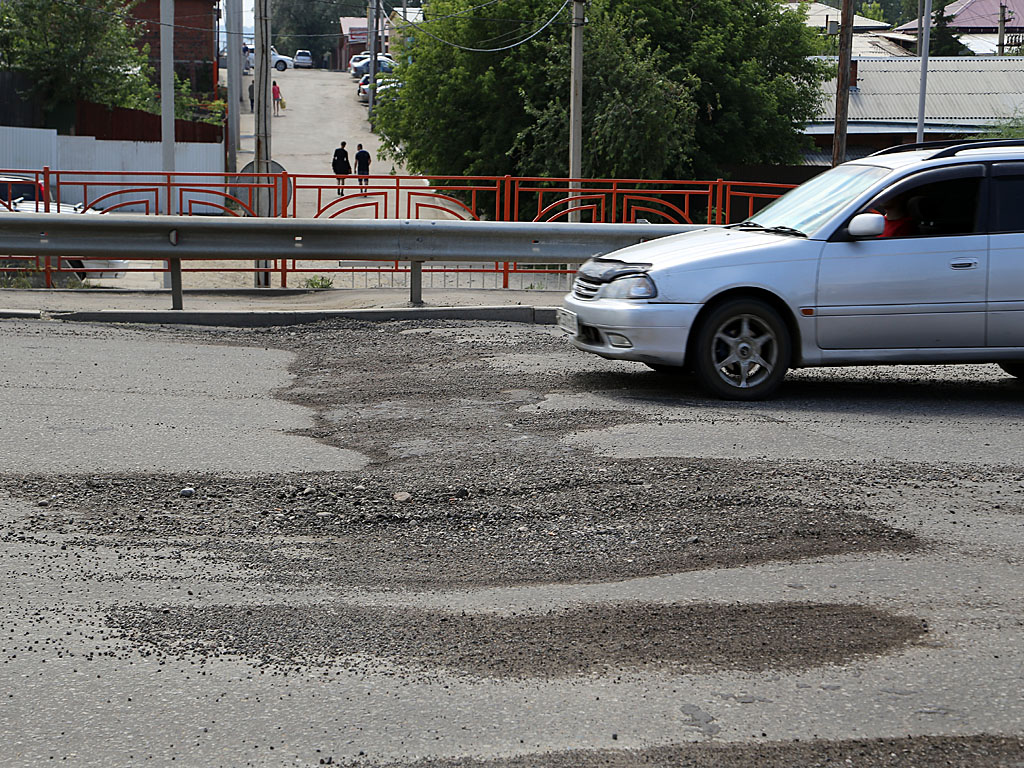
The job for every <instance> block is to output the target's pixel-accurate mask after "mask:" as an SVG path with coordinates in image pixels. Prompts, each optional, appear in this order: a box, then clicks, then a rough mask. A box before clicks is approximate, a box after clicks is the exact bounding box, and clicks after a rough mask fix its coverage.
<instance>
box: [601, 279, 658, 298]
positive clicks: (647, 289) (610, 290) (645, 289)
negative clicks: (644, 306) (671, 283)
mask: <svg viewBox="0 0 1024 768" xmlns="http://www.w3.org/2000/svg"><path fill="white" fill-rule="evenodd" d="M601 295H602V296H603V297H604V298H606V299H653V298H654V297H655V296H657V295H658V289H657V288H656V287H655V286H654V281H653V280H651V278H649V277H648V276H647V275H627V276H625V277H620V278H619V279H618V280H612V281H611V282H610V283H608V284H606V285H605V286H604V289H603V290H602V291H601Z"/></svg>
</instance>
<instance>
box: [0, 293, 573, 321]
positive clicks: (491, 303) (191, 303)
mask: <svg viewBox="0 0 1024 768" xmlns="http://www.w3.org/2000/svg"><path fill="white" fill-rule="evenodd" d="M563 295H564V294H563V293H562V292H560V291H510V290H458V291H454V290H450V291H444V290H431V289H424V291H423V301H424V304H423V306H421V307H413V306H411V305H410V304H409V291H408V289H405V288H372V289H366V290H348V289H328V290H320V291H307V290H290V289H289V290H281V289H273V288H270V289H240V290H221V291H216V290H193V291H189V290H186V291H185V298H184V309H183V310H181V311H177V312H176V311H172V310H171V294H170V291H123V290H111V289H75V290H56V289H54V290H45V289H40V290H19V289H0V318H3V317H53V318H55V319H62V320H79V321H89V322H122V323H135V322H149V323H175V324H192V325H230V326H266V325H290V324H294V323H303V322H313V321H316V320H322V319H326V318H329V317H351V318H362V319H366V320H385V319H392V318H394V319H401V318H406V319H417V318H435V319H442V318H445V319H476V320H502V321H510V322H536V323H553V322H554V307H557V306H558V305H559V304H561V302H562V296H563Z"/></svg>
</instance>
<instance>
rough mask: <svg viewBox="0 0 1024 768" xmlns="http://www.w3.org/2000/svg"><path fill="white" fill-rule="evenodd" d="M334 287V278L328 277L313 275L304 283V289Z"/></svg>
mask: <svg viewBox="0 0 1024 768" xmlns="http://www.w3.org/2000/svg"><path fill="white" fill-rule="evenodd" d="M333 286H334V278H333V277H327V276H326V275H313V276H312V277H307V278H306V279H305V280H303V281H302V287H303V288H332V287H333Z"/></svg>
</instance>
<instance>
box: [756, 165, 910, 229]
mask: <svg viewBox="0 0 1024 768" xmlns="http://www.w3.org/2000/svg"><path fill="white" fill-rule="evenodd" d="M889 172H890V170H889V169H888V168H881V167H879V166H875V165H840V166H838V167H836V168H833V169H832V170H830V171H826V172H825V173H823V174H821V175H819V176H815V177H814V178H813V179H811V180H810V181H807V182H806V183H804V184H801V185H800V186H799V187H797V188H796V189H794V190H792V191H791V192H787V193H786V194H785V195H783V196H782V197H780V198H779V199H778V200H775V201H773V202H772V203H770V204H769V205H767V206H765V207H764V208H762V209H761V210H760V211H758V212H757V213H756V214H754V215H753V216H752V217H750V218H749V219H747V221H745V222H743V223H742V224H740V225H739V226H740V227H743V226H745V225H746V226H756V227H758V228H764V229H778V230H790V231H797V232H800V233H804V234H807V235H812V234H814V233H815V232H816V231H817V230H818V229H820V228H821V226H822V225H823V224H824V223H825V222H826V221H828V220H829V219H830V218H832V217H833V216H834V215H835V214H836V213H838V212H839V211H840V210H842V209H843V208H845V207H846V206H847V205H849V204H850V203H852V202H853V201H854V200H855V199H857V198H858V197H860V196H861V195H862V194H863V193H864V192H865V191H866V190H867V189H869V188H870V187H871V186H872V185H873V184H875V182H877V181H878V180H879V179H881V178H882V177H883V176H885V175H886V174H888V173H889Z"/></svg>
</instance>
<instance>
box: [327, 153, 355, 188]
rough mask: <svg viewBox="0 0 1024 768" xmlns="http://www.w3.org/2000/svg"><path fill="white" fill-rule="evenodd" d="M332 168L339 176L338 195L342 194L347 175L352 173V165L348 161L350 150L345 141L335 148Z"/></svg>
mask: <svg viewBox="0 0 1024 768" xmlns="http://www.w3.org/2000/svg"><path fill="white" fill-rule="evenodd" d="M331 170H333V171H334V175H335V176H337V177H338V195H339V196H340V195H341V193H342V190H343V189H344V188H345V177H346V176H351V175H352V165H351V163H349V161H348V150H347V149H345V142H344V141H343V142H341V146H340V147H338V148H337V149H336V150H334V157H333V158H331Z"/></svg>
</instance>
